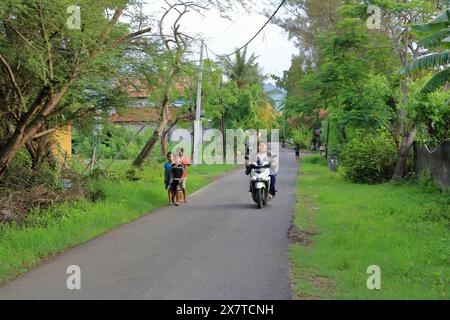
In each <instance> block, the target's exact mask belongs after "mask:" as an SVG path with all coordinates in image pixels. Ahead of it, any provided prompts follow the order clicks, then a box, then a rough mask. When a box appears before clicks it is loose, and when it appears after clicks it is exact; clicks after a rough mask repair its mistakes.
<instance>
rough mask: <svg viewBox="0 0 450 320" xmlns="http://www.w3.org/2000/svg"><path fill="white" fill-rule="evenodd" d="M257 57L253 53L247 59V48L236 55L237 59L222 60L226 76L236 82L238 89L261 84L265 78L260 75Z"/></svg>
mask: <svg viewBox="0 0 450 320" xmlns="http://www.w3.org/2000/svg"><path fill="white" fill-rule="evenodd" d="M257 59H258V57H257V56H255V54H254V53H253V54H252V55H251V56H250V58H248V59H247V48H245V49H244V50H243V51H242V52H241V51H238V52H237V53H236V58H235V59H233V60H232V59H231V57H224V58H222V59H221V64H222V66H223V68H224V73H225V75H226V76H227V77H228V78H229V79H230V80H232V81H235V82H236V84H237V86H238V88H239V89H241V88H243V87H245V86H247V85H249V84H253V83H261V82H262V81H263V80H264V77H263V76H262V75H261V73H260V68H259V64H258V62H256V60H257Z"/></svg>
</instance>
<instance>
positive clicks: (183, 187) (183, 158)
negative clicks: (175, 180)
mask: <svg viewBox="0 0 450 320" xmlns="http://www.w3.org/2000/svg"><path fill="white" fill-rule="evenodd" d="M178 156H179V157H180V161H181V164H182V165H183V167H184V173H183V178H182V179H181V191H182V192H183V200H184V203H187V192H186V182H187V177H188V174H187V168H188V167H189V166H190V165H191V160H190V159H189V158H188V157H186V156H185V155H184V149H183V148H181V149H180V150H178Z"/></svg>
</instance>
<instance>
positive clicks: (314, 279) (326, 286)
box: [295, 275, 333, 301]
mask: <svg viewBox="0 0 450 320" xmlns="http://www.w3.org/2000/svg"><path fill="white" fill-rule="evenodd" d="M307 281H308V282H310V283H311V284H312V285H313V286H314V288H316V290H317V291H319V292H331V291H332V290H333V283H332V280H331V279H330V278H327V277H322V276H318V275H313V276H310V277H308V279H307ZM295 299H296V300H302V301H318V300H324V299H325V298H324V297H319V296H317V295H306V294H303V293H296V294H295Z"/></svg>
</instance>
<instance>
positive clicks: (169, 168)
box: [164, 152, 174, 205]
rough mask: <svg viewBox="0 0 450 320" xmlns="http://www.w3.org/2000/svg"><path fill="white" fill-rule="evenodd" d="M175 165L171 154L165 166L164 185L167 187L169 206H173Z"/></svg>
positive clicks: (168, 155) (170, 153)
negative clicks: (173, 171) (173, 172)
mask: <svg viewBox="0 0 450 320" xmlns="http://www.w3.org/2000/svg"><path fill="white" fill-rule="evenodd" d="M173 164H174V158H173V153H172V152H169V153H168V154H167V163H166V164H165V165H164V183H165V186H166V190H167V194H168V195H169V205H170V204H173V202H172V190H171V187H170V185H171V183H172V166H173Z"/></svg>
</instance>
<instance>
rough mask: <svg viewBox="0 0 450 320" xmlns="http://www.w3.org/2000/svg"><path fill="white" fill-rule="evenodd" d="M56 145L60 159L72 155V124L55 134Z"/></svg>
mask: <svg viewBox="0 0 450 320" xmlns="http://www.w3.org/2000/svg"><path fill="white" fill-rule="evenodd" d="M54 137H55V140H56V146H55V147H54V148H55V149H54V152H55V154H56V156H57V157H58V159H59V160H60V161H64V159H65V158H66V157H67V158H71V157H72V126H71V125H68V126H66V127H64V128H62V129H59V130H57V131H56V132H55V134H54Z"/></svg>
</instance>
